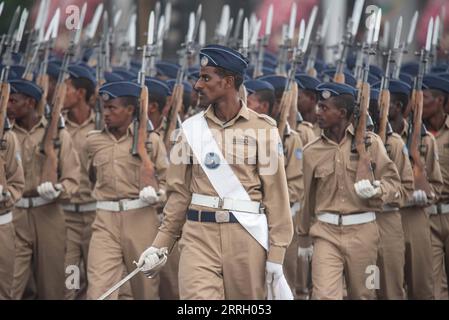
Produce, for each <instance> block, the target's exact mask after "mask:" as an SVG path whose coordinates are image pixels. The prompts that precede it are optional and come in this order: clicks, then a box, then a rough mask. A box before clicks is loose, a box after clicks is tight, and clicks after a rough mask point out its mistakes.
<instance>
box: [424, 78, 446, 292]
mask: <svg viewBox="0 0 449 320" xmlns="http://www.w3.org/2000/svg"><path fill="white" fill-rule="evenodd" d="M423 89H424V90H423V98H424V100H423V114H422V118H423V121H424V123H425V124H426V128H427V129H428V130H429V132H430V133H432V134H433V136H434V137H435V140H436V143H437V146H438V159H439V164H440V168H441V174H442V177H443V183H444V185H443V190H442V191H441V195H440V197H439V199H438V201H437V203H436V204H434V205H432V206H431V207H430V208H428V212H429V213H430V230H431V235H432V252H433V279H434V282H435V284H434V293H435V299H441V298H442V292H441V291H442V288H441V285H442V281H441V279H442V277H443V275H444V273H445V274H446V279H447V276H448V275H449V272H448V271H449V116H448V115H447V114H445V113H444V105H445V104H447V100H448V97H449V81H447V80H445V79H444V78H441V77H438V76H432V75H427V76H424V78H423ZM443 267H445V270H443Z"/></svg>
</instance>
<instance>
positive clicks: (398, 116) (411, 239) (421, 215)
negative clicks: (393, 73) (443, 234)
mask: <svg viewBox="0 0 449 320" xmlns="http://www.w3.org/2000/svg"><path fill="white" fill-rule="evenodd" d="M410 91H411V87H410V86H409V85H408V84H407V83H405V82H402V81H400V80H392V81H391V82H390V110H389V114H388V117H389V120H390V122H391V125H392V127H393V131H394V132H396V133H398V134H399V135H400V136H401V138H402V139H403V141H404V142H405V143H407V138H408V132H409V124H408V122H407V121H406V120H405V119H404V117H403V113H404V111H405V108H406V106H407V105H408V103H409V95H410ZM420 154H421V161H422V162H423V163H424V164H425V168H426V173H427V179H428V181H429V185H430V187H431V189H432V193H433V194H434V199H436V198H437V197H438V195H439V194H440V193H441V189H442V187H443V180H442V177H441V171H440V165H439V163H438V151H437V145H436V141H435V138H434V137H433V136H432V134H430V133H429V132H427V131H426V132H425V134H424V135H423V136H422V137H421V145H420ZM422 194H423V192H422V190H421V191H420V190H414V191H413V193H412V194H411V196H410V198H409V199H408V200H407V202H406V204H405V205H404V206H403V207H402V208H401V209H400V210H401V217H402V227H403V229H404V236H405V270H404V273H405V285H406V288H407V297H408V298H409V299H420V300H424V299H434V289H433V282H434V281H433V276H432V268H433V267H432V246H431V235H430V224H429V223H430V222H429V216H428V215H427V214H426V212H425V208H426V207H428V206H429V200H430V201H434V199H427V197H425V198H423V197H421V196H420V195H422Z"/></svg>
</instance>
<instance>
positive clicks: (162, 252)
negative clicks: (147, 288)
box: [137, 247, 168, 278]
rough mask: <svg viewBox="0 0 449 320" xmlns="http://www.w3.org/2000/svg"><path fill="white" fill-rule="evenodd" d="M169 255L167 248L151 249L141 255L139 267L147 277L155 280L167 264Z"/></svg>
mask: <svg viewBox="0 0 449 320" xmlns="http://www.w3.org/2000/svg"><path fill="white" fill-rule="evenodd" d="M167 255H168V252H167V248H160V249H158V248H155V247H149V248H148V249H146V250H145V251H144V252H142V254H141V255H140V258H139V261H138V262H137V267H138V268H142V272H143V273H144V274H145V276H146V277H148V278H153V277H154V276H155V275H156V273H157V272H158V271H159V270H160V269H161V268H162V267H163V266H164V265H165V263H166V262H167Z"/></svg>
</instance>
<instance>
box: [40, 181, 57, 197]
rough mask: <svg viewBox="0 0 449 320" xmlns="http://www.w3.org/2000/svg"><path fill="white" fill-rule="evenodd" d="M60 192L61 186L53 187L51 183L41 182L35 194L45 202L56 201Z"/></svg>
mask: <svg viewBox="0 0 449 320" xmlns="http://www.w3.org/2000/svg"><path fill="white" fill-rule="evenodd" d="M61 191H62V185H60V184H55V186H53V183H51V182H43V183H41V184H40V185H39V186H38V187H37V193H39V195H40V196H41V197H42V198H44V199H46V200H54V199H56V198H57V197H59V195H60V194H61Z"/></svg>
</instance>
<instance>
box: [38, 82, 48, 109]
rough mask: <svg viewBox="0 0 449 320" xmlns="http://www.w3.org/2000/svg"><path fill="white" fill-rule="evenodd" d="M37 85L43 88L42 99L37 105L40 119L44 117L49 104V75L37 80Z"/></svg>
mask: <svg viewBox="0 0 449 320" xmlns="http://www.w3.org/2000/svg"><path fill="white" fill-rule="evenodd" d="M36 82H37V85H38V86H39V87H41V88H42V91H43V92H42V98H41V100H40V101H39V102H38V105H37V113H38V114H39V116H40V117H42V116H43V115H44V110H45V105H46V104H47V95H48V75H47V74H44V75H39V76H38V77H37V79H36Z"/></svg>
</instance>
